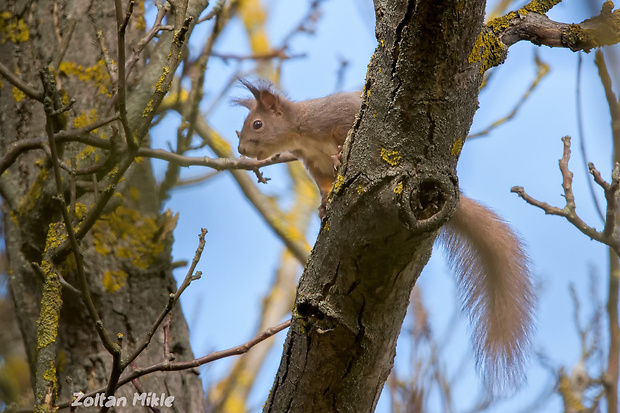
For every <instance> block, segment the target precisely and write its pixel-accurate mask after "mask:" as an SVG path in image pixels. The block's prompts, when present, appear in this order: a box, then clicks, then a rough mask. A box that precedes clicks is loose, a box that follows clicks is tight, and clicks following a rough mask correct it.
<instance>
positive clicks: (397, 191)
mask: <svg viewBox="0 0 620 413" xmlns="http://www.w3.org/2000/svg"><path fill="white" fill-rule="evenodd" d="M394 193H395V194H396V195H400V194H402V193H403V181H399V182H398V183H397V184H396V186H395V187H394Z"/></svg>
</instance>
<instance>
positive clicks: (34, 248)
mask: <svg viewBox="0 0 620 413" xmlns="http://www.w3.org/2000/svg"><path fill="white" fill-rule="evenodd" d="M127 3H128V2H126V1H123V7H124V8H126V7H127ZM175 4H176V5H177V6H178V7H177V8H173V10H171V12H170V13H171V14H170V18H169V21H170V22H177V21H181V22H183V21H184V19H185V17H186V16H185V13H184V12H183V13H180V12H181V11H183V10H184V9H183V7H182V2H176V3H175ZM143 6H144V5H143V4H142V3H140V4H138V5H136V11H135V13H134V15H133V16H132V19H131V20H130V22H129V26H128V29H127V42H126V45H127V48H126V49H127V53H128V54H129V53H130V52H131V51H132V48H133V46H135V44H136V42H137V41H138V40H139V39H140V38H141V37H142V36H143V34H144V29H145V27H144V20H143V17H141V15H140V10H142V8H143ZM205 6H206V5H205V2H200V1H199V2H194V3H193V8H192V9H190V11H189V14H190V15H191V14H192V13H193V15H194V16H195V15H197V14H196V13H200V11H201V10H202V9H200V7H202V8H204V7H205ZM175 13H176V14H175ZM179 14H180V15H179ZM0 19H2V20H1V21H0V30H2V31H3V32H2V33H0V55H1V56H3V58H2V63H3V64H4V65H5V66H7V67H9V68H10V69H11V71H13V72H14V73H16V74H18V75H19V77H20V78H21V79H22V80H24V81H26V82H27V83H29V84H30V85H31V86H32V87H34V88H35V89H37V90H43V87H42V86H41V82H40V80H39V70H40V69H42V68H44V67H49V68H50V70H51V72H52V73H53V74H54V75H55V78H56V82H57V88H58V91H59V95H60V96H61V97H62V99H63V104H66V103H68V102H69V100H70V99H75V100H76V103H75V104H74V105H73V107H72V108H71V109H70V111H69V112H67V113H66V116H64V117H63V119H64V121H65V124H62V125H57V127H61V128H66V129H75V128H78V127H82V126H85V125H87V124H89V123H92V122H94V121H95V120H97V119H103V118H105V117H107V116H109V115H110V114H111V113H113V111H114V110H115V106H114V104H111V96H112V95H113V92H114V84H115V82H114V76H116V72H115V65H116V62H117V55H116V39H117V37H116V36H117V24H116V20H115V13H114V2H96V1H77V0H76V1H67V2H57V1H53V0H49V1H37V2H32V1H26V0H15V1H8V2H4V3H3V4H2V6H0ZM73 25H75V28H74V29H73V34H72V35H71V34H70V33H71V27H72V26H73ZM68 36H70V41H69V43H68V48H67V50H66V52H65V53H64V54H62V53H59V50H62V47H61V45H62V42H63V40H66V39H68V38H69V37H68ZM172 37H173V34H165V35H163V36H162V38H161V39H160V41H161V44H159V45H158V46H156V47H155V49H154V50H153V51H152V52H151V56H150V57H151V61H150V62H149V65H148V66H147V67H144V64H145V60H144V58H142V59H141V60H139V61H138V62H137V63H136V66H135V68H134V69H133V72H132V74H131V76H130V77H129V79H128V97H129V99H128V117H129V119H130V125H131V126H132V128H133V130H134V131H136V132H137V134H136V135H135V136H137V137H141V136H144V134H145V133H146V130H148V124H149V122H150V117H149V116H143V114H144V110H145V108H147V106H148V103H149V98H150V95H151V94H153V93H154V89H155V88H156V87H157V85H158V83H157V81H158V79H162V73H165V72H166V70H165V67H164V66H165V65H164V64H161V62H165V61H166V59H167V56H168V54H169V51H170V50H171V46H170V45H171V43H172V42H173V39H172ZM166 41H167V43H165V42H166ZM177 43H179V45H181V46H182V42H180V41H178V40H177ZM102 45H104V46H105V47H104V48H102V47H101V46H102ZM102 49H103V50H105V51H106V53H107V54H106V53H102ZM179 50H180V46H179ZM162 55H163V57H162ZM168 58H169V56H168ZM157 64H159V66H157V67H156V65H157ZM174 70H175V67H171V68H168V72H172V73H174ZM170 76H172V74H170ZM162 83H163V82H160V83H159V85H161V84H162ZM138 92H141V93H138ZM164 93H165V91H161V96H163V94H164ZM155 103H156V102H155ZM151 105H153V103H151ZM92 133H93V134H95V135H97V136H98V137H102V138H106V139H111V138H112V137H113V136H116V139H118V140H120V139H121V138H120V136H122V128H120V125H119V124H118V123H116V125H115V127H114V128H111V127H109V126H107V127H102V128H99V129H97V130H96V131H93V132H92ZM43 136H46V133H45V114H44V111H43V105H42V104H41V103H40V102H37V101H35V100H34V99H31V98H29V97H26V96H25V95H24V94H23V93H21V92H20V91H19V90H18V89H16V88H14V87H13V85H12V84H11V83H10V82H8V81H7V80H6V79H2V83H1V84H0V154H4V153H5V152H6V150H7V148H8V146H9V145H10V144H11V143H13V142H16V141H19V140H21V139H26V138H37V137H43ZM117 142H118V141H117ZM107 156H108V153H107V152H106V151H102V150H100V149H96V148H93V147H90V146H87V145H84V144H79V143H75V142H73V143H68V144H63V145H59V157H60V158H61V160H62V161H64V162H65V163H66V164H67V165H71V162H72V160H73V162H74V164H73V167H74V168H77V169H81V168H87V167H91V166H93V165H101V164H102V163H103V162H104V161H105V159H106V157H107ZM113 167H114V164H113V163H112V164H111V165H110V167H109V168H107V169H106V168H103V169H101V170H99V172H98V173H97V175H96V176H93V175H92V174H87V175H78V176H77V177H76V178H75V189H72V188H71V185H72V184H71V178H70V176H69V175H68V174H67V173H65V172H64V171H63V172H62V180H63V183H62V185H63V194H62V195H63V196H64V197H65V199H66V200H67V201H69V200H70V198H71V192H74V194H75V204H74V205H73V206H72V211H71V214H72V217H73V218H74V219H75V220H76V222H77V223H78V226H79V222H80V220H81V219H83V217H84V215H85V213H86V212H87V211H88V210H89V209H90V208H91V207H92V205H93V204H94V203H95V202H96V200H97V199H98V197H100V196H101V193H102V191H103V190H104V189H105V187H104V184H103V183H104V182H106V179H107V178H108V177H109V176H110V175H111V174H113V173H114V169H113ZM95 182H97V183H95ZM116 189H117V195H115V196H114V197H113V198H112V200H111V201H110V202H109V203H108V206H107V207H106V209H105V210H104V211H103V216H102V217H101V219H100V220H99V221H98V222H97V223H96V224H95V225H94V226H93V227H92V230H91V231H90V232H89V233H88V234H87V235H86V237H85V238H84V239H83V240H82V241H81V249H82V252H83V257H84V258H83V261H84V266H85V270H86V276H87V280H88V284H89V287H90V293H91V295H92V298H93V301H94V303H95V307H96V308H97V310H98V312H99V315H100V317H101V319H102V321H103V324H104V325H105V327H106V329H107V330H108V332H109V334H110V335H111V336H112V337H116V336H117V334H118V333H121V334H122V335H123V352H124V353H123V354H124V355H126V354H129V353H131V350H132V349H133V348H134V347H135V346H136V344H137V343H139V342H140V341H142V339H143V338H144V336H145V334H146V333H147V331H148V329H149V328H150V326H151V324H152V323H153V321H154V320H155V319H156V318H157V316H158V315H159V313H160V312H161V311H162V310H163V308H164V307H165V305H166V303H167V302H168V298H169V294H170V293H171V292H173V291H175V290H176V286H175V281H174V279H173V277H172V265H171V254H170V249H171V243H172V234H171V230H172V228H173V227H174V225H173V222H174V219H173V218H172V217H171V216H170V215H169V214H168V215H167V214H162V213H161V211H160V203H159V201H158V198H157V188H156V185H155V181H154V178H153V174H152V171H151V170H150V165H149V163H148V162H141V161H140V160H137V162H135V163H134V164H133V166H131V167H130V168H129V170H128V171H127V172H126V173H125V175H124V179H123V180H122V182H121V183H120V184H119V185H118V186H117V188H116ZM0 193H1V194H2V209H3V214H4V215H3V216H4V229H5V234H4V235H5V240H6V248H7V255H8V260H9V289H10V293H11V298H12V300H13V303H14V307H15V314H16V315H17V321H18V325H19V327H20V331H21V333H22V336H23V341H24V346H25V348H26V353H27V356H28V359H29V363H30V366H31V370H32V371H31V374H32V375H35V373H36V369H37V365H36V363H35V360H37V351H38V350H39V351H40V350H41V349H53V351H52V352H51V354H49V355H46V357H47V356H49V357H47V360H48V361H49V363H53V365H54V367H55V373H56V375H54V372H53V370H52V369H51V368H50V370H49V372H47V373H44V376H45V378H46V379H49V380H50V383H51V382H52V381H53V382H55V386H57V394H58V401H59V402H64V401H70V400H71V394H72V393H73V392H77V391H83V392H88V391H92V390H95V389H98V388H101V387H105V385H106V383H107V381H108V379H109V376H110V369H111V360H112V358H111V356H110V354H109V353H108V352H107V351H106V350H105V349H104V348H103V346H102V344H101V341H100V340H99V337H98V335H97V332H96V330H95V326H94V324H93V320H92V319H91V317H90V316H89V314H88V312H87V310H86V307H85V305H84V303H83V302H82V300H81V298H80V295H79V294H76V293H75V292H74V291H71V290H70V289H68V288H66V287H63V288H62V290H61V291H60V293H61V296H62V297H61V298H62V300H60V299H58V298H59V297H58V296H57V294H55V293H57V292H58V288H59V286H60V284H59V280H58V278H57V277H56V276H55V275H53V274H52V273H50V272H48V271H46V270H45V268H46V265H47V264H49V263H46V262H44V260H43V254H44V251H45V250H46V247H49V242H48V243H47V244H46V239H48V241H49V238H48V233H49V231H50V229H51V228H61V229H62V230H59V231H58V233H62V232H63V231H65V230H64V223H63V221H62V217H61V214H60V209H59V205H60V204H59V203H58V202H57V201H56V200H54V196H55V195H56V193H57V191H56V186H55V183H54V178H53V173H52V167H51V163H50V160H49V158H48V156H47V155H46V154H45V153H44V152H43V151H41V150H36V151H30V152H27V153H24V154H21V155H20V156H19V157H18V159H17V161H16V162H15V163H14V164H13V165H12V166H11V167H10V168H9V169H8V170H7V171H6V172H5V173H4V174H3V175H2V176H1V177H0ZM65 233H66V232H65ZM33 263H34V264H38V265H40V266H41V267H42V268H44V271H41V272H40V273H39V272H37V271H36V270H35V269H34V267H33ZM53 265H54V267H56V268H57V269H58V270H59V273H60V274H62V276H63V277H64V279H65V280H66V281H67V282H68V283H70V284H72V285H74V286H76V287H79V283H78V281H77V277H76V262H75V260H74V258H73V256H72V255H66V256H65V257H64V258H63V259H62V260H61V261H59V262H54V263H53ZM46 274H49V276H43V275H46ZM58 316H59V317H58ZM37 320H40V321H39V333H38V334H37ZM44 333H45V334H44ZM42 339H43V340H42ZM162 341H163V335H162V330H161V328H160V329H159V330H158V332H157V333H156V334H155V336H154V338H153V341H152V344H151V346H150V347H148V348H147V350H146V351H145V352H144V353H143V354H142V355H141V356H140V357H138V358H137V360H136V363H137V366H138V367H146V366H149V365H152V364H155V363H157V362H160V361H162V359H163V358H164V354H163V346H162ZM52 344H53V345H52ZM170 349H171V351H173V352H174V354H175V356H176V360H185V359H190V358H193V355H192V351H191V349H190V345H189V339H188V331H187V325H186V323H185V320H184V318H183V316H182V314H181V312H180V309H178V308H177V309H176V310H174V311H173V317H172V323H171V342H170ZM39 359H41V357H39ZM39 368H40V367H39ZM54 376H55V377H54ZM142 386H143V388H144V391H145V392H155V393H158V394H161V393H166V394H167V395H172V396H174V397H175V401H174V406H175V408H176V409H177V410H178V411H188V412H189V411H201V409H202V387H201V383H200V380H199V378H198V376H197V375H196V374H195V372H193V371H182V372H174V373H156V374H153V375H151V376H149V378H148V379H143V380H142ZM135 391H136V389H135V388H134V387H133V386H132V385H126V386H124V387H122V388H121V389H119V390H118V392H117V396H118V395H120V396H126V397H127V398H128V400H129V401H130V402H131V400H132V398H133V393H134V392H135ZM35 402H36V403H40V402H41V401H40V400H36V401H35ZM129 404H130V403H129ZM84 410H85V411H86V410H87V409H84ZM93 410H94V409H93ZM116 411H119V412H123V411H135V408H134V407H132V406H130V405H128V406H127V407H125V408H117V409H116Z"/></svg>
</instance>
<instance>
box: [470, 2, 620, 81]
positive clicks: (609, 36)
mask: <svg viewBox="0 0 620 413" xmlns="http://www.w3.org/2000/svg"><path fill="white" fill-rule="evenodd" d="M534 3H536V5H538V4H539V3H541V2H538V1H532V2H531V3H529V4H528V5H526V6H524V7H523V8H521V9H519V10H518V11H513V12H510V13H508V14H506V15H505V16H502V17H498V18H496V19H494V20H492V21H490V22H489V23H488V24H487V26H486V27H485V28H483V30H482V32H481V33H480V36H479V37H478V40H477V41H476V44H475V46H474V49H473V51H472V53H471V55H470V58H469V60H470V63H474V62H481V64H482V66H481V71H482V72H484V71H486V70H487V69H490V68H491V67H494V66H497V65H499V64H501V63H503V62H504V60H505V59H506V55H507V53H508V48H509V47H510V46H512V45H513V44H515V43H517V42H519V41H521V40H526V41H529V42H532V43H534V44H536V45H539V46H540V45H545V46H549V47H566V48H569V49H571V50H572V51H580V50H583V51H585V52H589V51H590V50H591V49H593V48H596V47H601V46H607V45H612V44H616V43H618V42H619V41H620V10H615V11H614V10H613V7H614V5H613V3H612V2H611V1H607V2H605V3H604V4H603V7H602V9H601V13H600V14H599V15H598V16H595V17H592V18H590V19H587V20H584V21H583V22H581V23H560V22H555V21H553V20H550V19H549V18H548V17H547V16H545V14H544V13H546V12H547V11H548V9H549V8H550V7H551V6H552V5H554V4H555V3H557V1H556V2H551V3H553V4H551V5H550V6H548V7H542V8H540V7H534V5H533V4H534Z"/></svg>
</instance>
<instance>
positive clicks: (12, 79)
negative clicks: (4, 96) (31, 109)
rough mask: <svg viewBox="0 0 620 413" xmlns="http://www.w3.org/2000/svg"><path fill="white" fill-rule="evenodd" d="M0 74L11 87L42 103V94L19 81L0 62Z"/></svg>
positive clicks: (17, 77)
mask: <svg viewBox="0 0 620 413" xmlns="http://www.w3.org/2000/svg"><path fill="white" fill-rule="evenodd" d="M0 74H1V75H2V76H4V77H5V78H6V79H7V80H8V81H9V82H11V83H12V84H13V86H15V87H16V88H18V89H19V90H21V91H22V92H24V93H25V94H26V96H28V97H31V98H33V99H35V100H38V101H39V102H43V92H40V91H38V90H36V89H35V88H34V87H32V86H30V85H29V84H28V83H26V82H24V81H23V80H21V79H20V78H19V76H17V75H16V74H14V73H13V72H11V71H10V70H9V68H8V67H6V66H5V65H4V64H3V63H2V62H0Z"/></svg>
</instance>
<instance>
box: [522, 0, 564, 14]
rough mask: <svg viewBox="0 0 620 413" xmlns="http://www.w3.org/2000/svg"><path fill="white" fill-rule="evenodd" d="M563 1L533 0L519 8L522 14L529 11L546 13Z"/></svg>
mask: <svg viewBox="0 0 620 413" xmlns="http://www.w3.org/2000/svg"><path fill="white" fill-rule="evenodd" d="M561 1H562V0H532V1H530V2H529V3H528V4H526V5H525V6H523V7H522V8H521V9H519V13H520V14H522V15H526V14H527V13H528V12H535V13H539V14H545V13H547V12H548V11H549V10H551V8H552V7H553V6H555V5H556V4H558V3H559V2H561Z"/></svg>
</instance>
